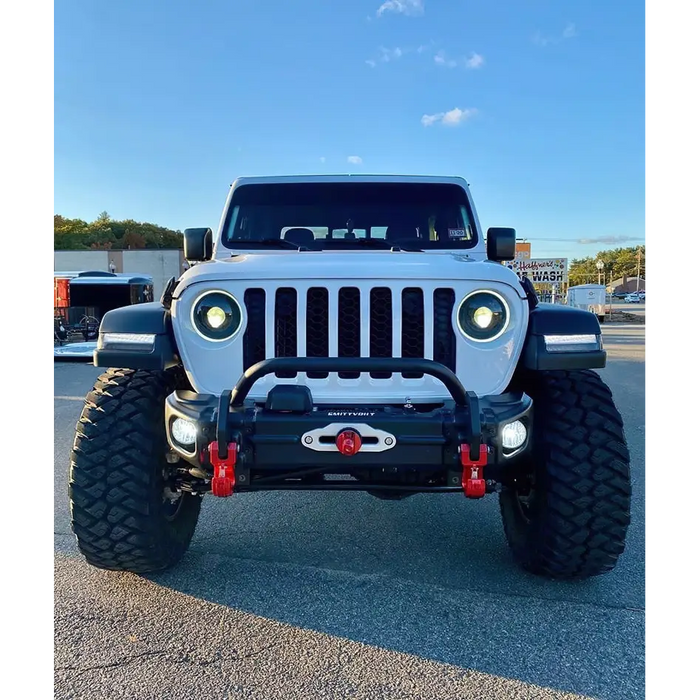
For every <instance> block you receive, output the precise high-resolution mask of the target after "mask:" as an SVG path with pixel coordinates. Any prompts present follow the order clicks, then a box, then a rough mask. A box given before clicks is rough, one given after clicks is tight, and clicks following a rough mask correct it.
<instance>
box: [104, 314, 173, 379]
mask: <svg viewBox="0 0 700 700" xmlns="http://www.w3.org/2000/svg"><path fill="white" fill-rule="evenodd" d="M105 333H123V334H137V335H142V334H146V335H153V336H155V340H154V343H153V346H152V348H149V349H147V350H146V351H144V350H117V349H112V348H105V347H104V335H105ZM179 363H180V358H179V357H178V355H177V352H176V345H175V340H174V336H173V328H172V322H171V320H170V312H169V311H168V309H166V308H165V307H164V306H163V304H162V303H161V302H160V301H154V302H148V303H145V304H134V305H133V306H123V307H121V308H119V309H113V310H112V311H108V312H107V313H106V314H105V315H104V317H103V318H102V322H101V323H100V335H99V338H98V341H97V349H96V350H95V352H94V355H93V364H94V365H95V367H122V368H127V369H150V370H165V369H169V368H170V367H175V366H176V365H178V364H179Z"/></svg>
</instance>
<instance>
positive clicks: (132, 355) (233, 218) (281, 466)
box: [70, 175, 630, 578]
mask: <svg viewBox="0 0 700 700" xmlns="http://www.w3.org/2000/svg"><path fill="white" fill-rule="evenodd" d="M184 248H185V257H186V259H187V260H188V261H189V262H190V263H197V264H196V265H193V266H192V267H191V268H190V269H188V270H187V271H186V272H184V273H183V274H182V276H181V277H180V279H179V280H175V279H173V280H171V282H170V283H169V284H168V285H167V288H166V290H165V293H164V294H163V297H162V298H161V300H160V301H159V302H154V303H152V304H139V305H136V306H132V307H127V308H124V309H118V310H115V311H110V312H109V313H108V314H106V315H105V317H104V319H103V321H102V325H101V327H100V336H99V341H98V348H97V350H96V352H95V364H96V365H98V366H103V367H107V368H109V369H108V371H107V372H106V373H105V374H104V375H102V377H101V378H100V379H99V380H98V382H97V384H96V385H95V388H94V390H93V391H92V392H91V393H90V394H89V395H88V399H87V402H86V404H85V408H84V410H83V415H82V417H81V419H80V423H79V424H78V428H77V433H76V438H75V443H74V449H73V452H72V455H71V478H70V493H71V513H72V518H73V521H72V522H73V529H74V532H75V534H76V536H77V539H78V544H79V546H80V549H81V551H82V552H83V554H84V555H85V557H86V558H87V560H88V561H89V562H90V563H91V564H93V565H94V566H98V567H102V568H109V569H123V570H129V571H134V572H139V573H143V572H148V571H155V570H158V569H163V568H166V567H168V566H171V565H173V564H174V563H175V562H177V561H178V560H179V559H180V557H181V556H182V555H183V554H184V552H185V550H186V549H187V546H188V544H189V541H190V539H191V537H192V534H193V532H194V529H195V526H196V523H197V518H198V515H199V509H200V504H201V499H202V497H203V496H204V495H207V494H209V495H213V496H215V497H227V496H231V495H233V494H236V493H239V492H257V491H265V490H286V491H299V490H311V491H315V492H318V491H324V490H333V491H341V490H345V491H365V492H367V493H369V494H371V495H372V496H375V497H377V498H382V499H392V500H398V499H402V498H406V497H408V496H411V495H413V494H417V493H428V494H444V493H462V494H463V495H464V496H466V497H467V498H482V497H484V496H485V495H487V494H489V493H495V492H498V493H499V499H500V506H501V513H502V516H503V524H504V528H505V534H506V538H507V540H508V542H509V544H510V546H511V548H512V550H513V553H514V555H515V558H516V559H517V560H518V561H519V562H520V563H521V564H522V565H523V566H524V567H526V568H527V569H529V570H530V571H534V572H536V573H539V574H543V575H546V576H550V577H559V578H584V577H587V576H593V575H596V574H600V573H603V572H605V571H609V570H610V569H612V568H613V567H614V565H615V562H616V561H617V558H618V556H619V554H620V553H621V552H622V550H623V548H624V541H625V534H626V531H627V525H628V522H629V503H630V477H629V454H628V451H627V447H626V443H625V437H624V432H623V427H622V419H621V418H620V414H619V413H618V411H617V409H616V408H615V405H614V402H613V400H612V396H611V394H610V390H609V389H608V387H607V386H606V385H605V384H604V383H603V381H602V380H601V379H600V377H599V375H598V374H597V373H595V372H593V371H591V370H592V369H593V368H600V367H603V366H604V365H605V359H606V354H605V351H604V350H603V347H602V342H601V332H600V325H599V322H598V319H597V318H596V316H595V315H594V314H591V313H588V311H585V310H581V309H576V308H572V307H566V306H561V305H552V304H540V303H538V300H537V296H536V295H535V292H534V288H533V286H532V284H531V283H530V282H528V281H527V280H522V281H521V280H520V279H519V278H518V277H517V276H516V274H515V273H514V272H513V271H511V270H509V269H508V268H507V267H505V266H504V265H502V264H501V263H502V262H503V261H506V260H512V259H513V257H514V254H515V231H514V230H513V229H510V228H490V229H489V230H488V232H487V233H486V236H484V233H483V231H482V229H481V226H480V224H479V220H478V218H477V215H476V209H475V207H474V202H473V200H472V197H471V194H470V192H469V188H468V186H467V183H466V182H465V181H464V180H463V179H462V178H457V177H444V178H443V177H407V176H377V175H367V176H354V175H338V176H317V177H313V176H300V177H286V178H285V177H270V178H240V179H238V180H236V182H235V183H234V184H233V185H232V187H231V191H230V194H229V197H228V200H227V202H226V206H225V208H224V213H223V216H222V219H221V223H220V226H219V229H218V233H217V235H216V236H214V235H213V233H212V231H211V229H208V228H201V229H187V230H186V231H185V236H184ZM242 533H243V534H241V536H242V537H245V534H244V531H242Z"/></svg>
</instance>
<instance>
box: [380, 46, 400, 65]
mask: <svg viewBox="0 0 700 700" xmlns="http://www.w3.org/2000/svg"><path fill="white" fill-rule="evenodd" d="M403 53H404V52H403V51H402V50H401V49H400V48H399V47H398V46H397V47H395V48H393V49H387V48H386V47H384V46H381V47H380V48H379V60H380V61H383V62H384V63H388V62H389V61H395V60H396V59H399V58H401V56H403Z"/></svg>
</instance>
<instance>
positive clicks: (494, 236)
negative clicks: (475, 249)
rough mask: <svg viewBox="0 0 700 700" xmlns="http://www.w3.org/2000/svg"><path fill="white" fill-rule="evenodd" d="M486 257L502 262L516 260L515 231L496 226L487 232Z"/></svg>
mask: <svg viewBox="0 0 700 700" xmlns="http://www.w3.org/2000/svg"><path fill="white" fill-rule="evenodd" d="M486 256H487V257H488V259H489V260H495V261H497V262H501V261H502V260H514V259H515V229H514V228H503V227H501V226H495V227H492V228H490V229H489V230H488V231H487V232H486Z"/></svg>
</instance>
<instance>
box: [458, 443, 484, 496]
mask: <svg viewBox="0 0 700 700" xmlns="http://www.w3.org/2000/svg"><path fill="white" fill-rule="evenodd" d="M459 458H460V461H461V463H462V488H463V489H464V495H465V496H466V497H467V498H482V497H483V496H485V495H486V479H484V465H485V464H486V463H487V462H488V458H489V448H488V445H479V459H477V460H473V459H470V458H469V445H468V444H462V445H460V446H459Z"/></svg>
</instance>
